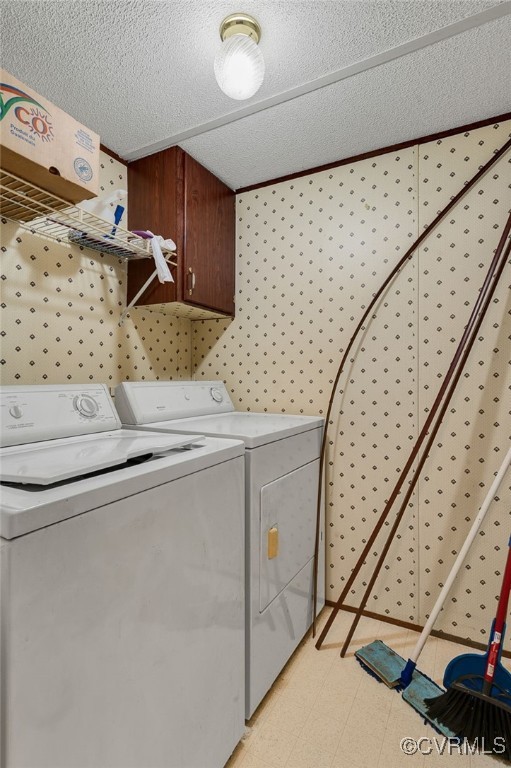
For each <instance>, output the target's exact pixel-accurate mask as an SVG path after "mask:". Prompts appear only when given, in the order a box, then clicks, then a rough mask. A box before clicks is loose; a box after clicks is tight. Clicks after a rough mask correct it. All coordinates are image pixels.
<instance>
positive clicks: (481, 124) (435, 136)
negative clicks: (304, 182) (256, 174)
mask: <svg viewBox="0 0 511 768" xmlns="http://www.w3.org/2000/svg"><path fill="white" fill-rule="evenodd" d="M506 120H511V112H504V114H502V115H497V116H496V117H487V118H485V119H484V120H477V121H476V122H475V123H467V124H466V125H459V126H457V127H455V128H448V129H447V130H445V131H439V132H438V133H430V134H428V135H426V136H419V138H416V139H410V140H409V141H401V142H400V143H399V144H390V145H389V146H387V147H380V148H379V149H372V150H370V151H369V152H362V153H361V154H360V155H352V156H351V157H345V158H343V159H342V160H335V161H334V162H332V163H327V164H326V165H318V166H316V167H315V168H308V169H307V170H305V171H297V172H296V173H290V174H288V175H287V176H279V177H278V178H275V179H269V180H268V181H261V182H259V183H258V184H251V185H250V186H248V187H240V188H239V189H237V190H236V194H237V195H241V194H243V193H245V192H252V191H253V190H254V189H261V188H262V187H269V186H272V185H273V184H280V183H281V182H283V181H292V180H293V179H299V178H301V177H302V176H312V175H313V174H315V173H322V172H323V171H330V170H332V168H340V167H341V166H343V165H351V164H353V163H358V162H359V161H360V160H370V159H371V158H372V157H378V156H379V155H387V154H389V152H399V151H400V150H402V149H408V148H409V147H415V146H419V145H420V144H427V143H428V142H430V141H439V140H440V139H446V138H448V137H449V136H456V135H457V134H458V133H466V132H468V131H475V130H477V128H485V127H486V126H487V125H498V124H499V123H504V122H505V121H506Z"/></svg>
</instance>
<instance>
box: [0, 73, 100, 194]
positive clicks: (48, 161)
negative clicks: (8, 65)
mask: <svg viewBox="0 0 511 768" xmlns="http://www.w3.org/2000/svg"><path fill="white" fill-rule="evenodd" d="M0 143H1V145H2V168H3V169H4V170H6V171H8V172H10V173H13V174H15V175H16V176H19V177H20V178H22V179H25V180H26V181H29V182H31V183H33V184H36V185H37V186H39V187H41V188H42V189H45V190H47V191H48V192H52V193H54V194H55V195H57V196H58V197H61V198H62V199H64V200H69V201H70V202H79V201H81V200H84V199H86V198H91V197H95V196H96V195H97V193H98V190H99V136H98V135H97V134H96V133H94V131H91V130H89V129H88V128H86V127H85V126H84V125H82V124H81V123H79V122H78V121H77V120H75V119H74V118H73V117H71V115H68V114H67V113H66V112H64V111H63V110H62V109H60V108H59V107H57V106H55V104H52V103H51V102H50V101H48V99H46V98H44V97H43V96H39V94H37V93H35V91H32V90H31V89H30V88H29V87H28V86H26V85H25V84H24V83H22V82H20V81H19V80H17V79H16V78H15V77H13V76H12V75H11V74H10V73H9V72H6V71H5V70H0Z"/></svg>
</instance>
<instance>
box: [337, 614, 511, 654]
mask: <svg viewBox="0 0 511 768" xmlns="http://www.w3.org/2000/svg"><path fill="white" fill-rule="evenodd" d="M325 605H327V606H330V607H331V608H334V607H335V603H334V602H333V600H325ZM341 611H346V612H347V613H356V612H357V611H358V608H354V607H353V606H351V605H344V604H343V606H342V608H341ZM362 616H367V618H368V619H377V620H378V621H385V622H386V623H387V624H394V625H395V626H396V627H402V628H403V629H413V630H414V631H415V632H422V630H423V627H422V626H421V625H420V624H413V623H412V622H410V621H402V620H401V619H394V618H393V617H392V616H385V615H384V614H381V613H374V612H373V611H362ZM431 634H432V635H433V637H439V638H441V639H442V640H450V641H451V642H453V643H459V644H460V645H466V646H467V647H468V648H475V649H476V650H478V651H486V645H485V644H484V643H478V642H476V641H475V640H470V639H468V638H466V637H458V636H457V635H451V634H449V633H448V632H442V631H441V630H437V629H433V630H432V632H431ZM502 655H503V656H504V657H505V658H506V659H511V651H503V652H502Z"/></svg>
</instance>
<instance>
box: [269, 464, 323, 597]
mask: <svg viewBox="0 0 511 768" xmlns="http://www.w3.org/2000/svg"><path fill="white" fill-rule="evenodd" d="M318 473H319V461H312V462H310V463H309V464H306V465H305V466H303V467H300V468H299V469H296V470H294V471H293V472H289V473H288V474H287V475H284V476H283V477H280V478H278V480H274V481H273V482H272V483H268V485H265V486H264V487H263V488H262V489H261V516H260V550H259V557H260V563H259V565H260V567H259V610H260V611H261V612H262V611H264V609H265V608H266V607H267V606H268V605H269V604H270V603H271V602H272V600H274V599H275V598H276V597H277V595H279V594H280V592H282V590H283V589H284V588H285V587H286V586H287V585H288V584H289V583H290V581H292V579H293V578H294V577H295V576H296V574H297V573H298V572H299V571H301V570H302V568H303V567H304V566H305V565H306V563H308V562H309V560H310V559H311V558H312V556H313V554H314V531H315V519H316V501H317V492H318Z"/></svg>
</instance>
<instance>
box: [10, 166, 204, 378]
mask: <svg viewBox="0 0 511 768" xmlns="http://www.w3.org/2000/svg"><path fill="white" fill-rule="evenodd" d="M126 176H127V174H126V167H125V166H124V165H123V164H122V163H119V162H117V161H116V160H114V159H113V158H111V157H109V156H108V155H106V154H104V153H101V178H100V186H101V193H100V194H101V196H104V197H105V198H109V197H111V195H112V192H113V191H114V190H117V189H125V188H126V185H127V180H126ZM126 220H127V212H126V211H125V213H124V218H123V221H126ZM1 237H2V264H1V280H2V282H1V290H2V297H1V308H0V312H1V315H0V324H1V345H0V357H1V363H2V366H1V369H0V374H1V382H2V384H18V383H22V384H44V383H46V384H52V383H60V382H62V381H69V382H73V383H80V382H86V381H98V382H104V383H107V384H109V385H110V386H115V385H116V384H117V383H119V382H120V381H123V380H125V379H137V378H166V379H169V378H189V377H190V372H191V345H190V339H191V333H190V321H189V320H178V319H175V318H166V317H165V316H164V315H158V314H154V313H152V312H145V311H144V310H142V309H134V310H132V311H131V312H130V315H129V316H128V317H127V318H126V320H125V321H124V324H123V325H122V327H120V326H119V320H120V315H121V312H122V310H123V308H124V306H125V302H126V263H125V262H124V261H120V260H118V259H116V258H115V257H113V256H109V255H102V254H100V253H99V252H93V251H90V250H88V249H82V248H80V247H79V246H77V245H74V244H71V243H57V242H55V241H52V240H48V239H44V238H42V237H40V236H34V235H32V234H31V233H30V232H27V231H25V230H23V229H21V228H19V227H18V226H17V225H16V224H15V223H13V222H10V221H9V222H8V221H6V220H5V219H2V223H1Z"/></svg>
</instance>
